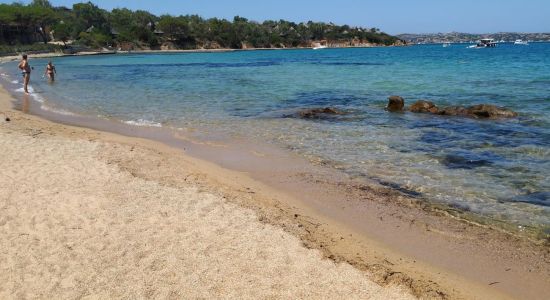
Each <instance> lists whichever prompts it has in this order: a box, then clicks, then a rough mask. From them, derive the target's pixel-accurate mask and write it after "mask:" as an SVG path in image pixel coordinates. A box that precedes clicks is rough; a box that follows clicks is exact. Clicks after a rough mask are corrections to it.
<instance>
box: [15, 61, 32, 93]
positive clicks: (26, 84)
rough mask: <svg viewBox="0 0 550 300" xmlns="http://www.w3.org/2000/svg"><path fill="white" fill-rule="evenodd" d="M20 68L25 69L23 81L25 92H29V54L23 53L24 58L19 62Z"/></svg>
mask: <svg viewBox="0 0 550 300" xmlns="http://www.w3.org/2000/svg"><path fill="white" fill-rule="evenodd" d="M18 67H19V69H21V71H23V83H24V88H23V89H24V90H25V94H28V93H29V89H28V87H29V81H30V80H31V70H32V68H31V65H29V62H28V60H27V54H23V59H22V60H21V62H19V66H18Z"/></svg>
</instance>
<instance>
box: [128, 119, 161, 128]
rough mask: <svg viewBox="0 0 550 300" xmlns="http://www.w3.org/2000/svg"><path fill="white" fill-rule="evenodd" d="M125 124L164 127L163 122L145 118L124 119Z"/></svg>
mask: <svg viewBox="0 0 550 300" xmlns="http://www.w3.org/2000/svg"><path fill="white" fill-rule="evenodd" d="M124 123H125V124H128V125H132V126H140V127H159V128H160V127H162V124H160V123H157V122H153V121H149V120H144V119H138V120H130V121H124Z"/></svg>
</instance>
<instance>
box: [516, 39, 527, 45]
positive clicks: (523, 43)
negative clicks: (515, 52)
mask: <svg viewBox="0 0 550 300" xmlns="http://www.w3.org/2000/svg"><path fill="white" fill-rule="evenodd" d="M514 45H529V43H527V41H524V40H516V41H515V42H514Z"/></svg>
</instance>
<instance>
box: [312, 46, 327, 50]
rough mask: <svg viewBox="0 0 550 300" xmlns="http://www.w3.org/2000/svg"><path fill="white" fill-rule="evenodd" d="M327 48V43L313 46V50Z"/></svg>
mask: <svg viewBox="0 0 550 300" xmlns="http://www.w3.org/2000/svg"><path fill="white" fill-rule="evenodd" d="M325 48H328V47H327V46H325V45H319V46H317V47H313V50H319V49H325Z"/></svg>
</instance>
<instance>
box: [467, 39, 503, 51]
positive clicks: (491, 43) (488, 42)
mask: <svg viewBox="0 0 550 300" xmlns="http://www.w3.org/2000/svg"><path fill="white" fill-rule="evenodd" d="M496 46H497V43H496V42H495V40H494V39H481V40H479V42H477V44H475V45H471V46H468V48H476V49H480V48H495V47H496Z"/></svg>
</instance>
